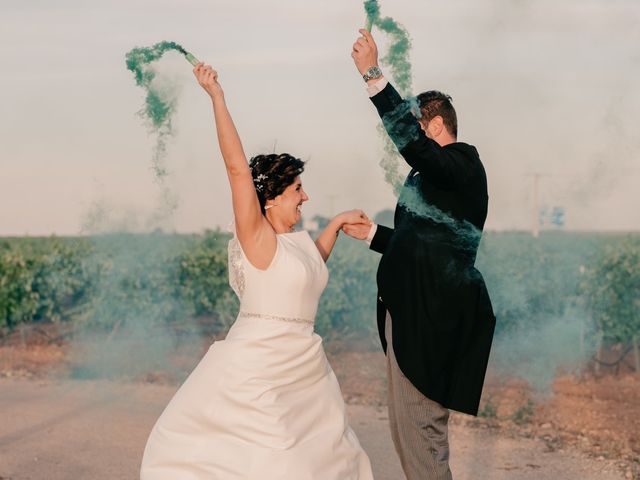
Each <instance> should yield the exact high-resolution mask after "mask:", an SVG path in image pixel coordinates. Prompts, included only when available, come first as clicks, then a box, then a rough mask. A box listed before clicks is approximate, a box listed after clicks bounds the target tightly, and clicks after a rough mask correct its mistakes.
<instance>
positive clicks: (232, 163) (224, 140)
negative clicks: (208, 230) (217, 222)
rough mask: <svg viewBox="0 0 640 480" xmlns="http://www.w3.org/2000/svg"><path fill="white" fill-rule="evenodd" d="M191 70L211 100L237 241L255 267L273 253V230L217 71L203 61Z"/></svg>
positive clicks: (274, 241)
mask: <svg viewBox="0 0 640 480" xmlns="http://www.w3.org/2000/svg"><path fill="white" fill-rule="evenodd" d="M193 73H194V75H195V76H196V79H197V80H198V83H199V84H200V85H201V86H202V88H203V89H204V90H205V91H206V92H207V93H208V94H209V96H210V97H211V100H212V102H213V114H214V117H215V123H216V131H217V134H218V143H219V145H220V151H221V153H222V158H223V159H224V164H225V167H226V169H227V175H228V177H229V184H230V185H231V198H232V202H233V214H234V217H235V224H236V232H237V234H238V240H239V241H240V244H241V245H242V248H243V250H244V251H245V253H246V254H247V256H248V257H249V260H251V263H253V264H254V265H256V266H257V267H258V268H260V267H261V266H262V264H264V265H265V266H266V265H268V264H269V263H270V261H271V258H273V255H274V254H275V249H276V240H275V233H274V232H273V230H272V229H271V228H266V224H265V223H266V221H265V219H264V217H263V215H262V210H261V208H260V202H259V201H258V196H257V194H256V189H255V185H254V183H253V177H252V175H251V170H250V169H249V164H248V163H247V157H246V156H245V154H244V150H243V148H242V142H241V141H240V136H239V135H238V132H237V130H236V127H235V125H234V124H233V120H232V118H231V114H230V113H229V110H228V109H227V105H226V102H225V99H224V92H223V90H222V87H221V86H220V84H219V83H218V73H217V72H216V71H215V70H214V69H213V68H211V67H210V66H209V65H204V64H203V63H200V64H198V65H197V66H196V67H195V68H194V69H193ZM265 247H266V248H265ZM263 257H264V258H263Z"/></svg>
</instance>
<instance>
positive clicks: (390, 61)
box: [364, 0, 412, 97]
mask: <svg viewBox="0 0 640 480" xmlns="http://www.w3.org/2000/svg"><path fill="white" fill-rule="evenodd" d="M364 9H365V12H366V14H367V30H369V31H371V28H372V27H374V26H375V27H378V28H379V29H380V30H381V31H383V32H384V33H386V34H387V35H389V36H390V37H391V44H390V45H389V51H388V52H387V55H386V56H384V57H382V58H381V59H380V60H381V62H382V64H383V65H386V66H388V67H389V68H390V69H391V73H392V74H393V78H394V80H395V82H396V86H397V89H398V92H400V95H402V96H403V97H405V96H410V95H411V91H412V87H411V83H412V74H411V62H410V61H409V51H410V50H411V39H410V38H409V32H407V29H406V28H404V27H403V26H402V25H400V24H399V23H398V22H396V21H395V20H394V19H393V18H391V17H385V18H381V17H380V6H379V5H378V1H377V0H366V1H365V2H364Z"/></svg>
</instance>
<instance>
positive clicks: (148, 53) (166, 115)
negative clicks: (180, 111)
mask: <svg viewBox="0 0 640 480" xmlns="http://www.w3.org/2000/svg"><path fill="white" fill-rule="evenodd" d="M170 50H174V51H177V52H180V53H182V54H183V55H187V51H186V50H185V49H184V48H183V47H182V46H180V45H178V44H177V43H175V42H167V41H163V42H160V43H156V44H155V45H153V46H151V47H141V48H134V49H133V50H131V51H130V52H128V53H127V54H126V56H125V59H126V64H127V69H129V70H130V71H131V72H132V73H133V75H134V78H135V81H136V85H138V86H139V87H142V88H143V89H144V90H145V91H146V94H147V95H146V98H145V103H144V106H143V107H142V109H141V110H140V111H139V112H138V114H139V115H140V116H141V117H142V118H143V119H144V120H145V121H146V122H147V124H148V126H149V129H150V131H151V132H152V133H154V134H156V135H157V140H156V145H155V149H154V154H153V171H154V173H155V176H156V179H157V180H161V179H162V178H163V177H165V176H166V175H167V171H166V168H165V167H164V161H163V160H164V157H165V155H166V149H167V145H166V140H167V137H169V136H170V135H171V133H172V128H171V118H172V115H173V114H174V112H175V109H176V99H175V95H174V94H173V93H172V92H170V91H166V89H164V90H163V89H161V88H160V87H159V86H158V85H157V84H156V83H154V80H155V78H156V72H155V70H154V69H153V67H152V65H151V64H152V63H153V62H155V61H157V60H159V59H160V58H161V57H162V56H163V55H164V54H165V53H166V52H168V51H170Z"/></svg>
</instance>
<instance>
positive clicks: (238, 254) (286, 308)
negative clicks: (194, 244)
mask: <svg viewBox="0 0 640 480" xmlns="http://www.w3.org/2000/svg"><path fill="white" fill-rule="evenodd" d="M276 239H277V247H276V253H275V255H274V257H273V260H272V261H271V265H269V267H268V268H267V269H266V270H260V269H258V268H256V267H254V266H253V265H251V263H250V262H249V260H248V259H247V257H246V256H245V254H244V252H243V251H242V248H241V246H240V242H239V241H238V239H237V238H236V237H235V236H234V238H233V239H231V240H230V241H229V248H228V251H229V284H230V285H231V288H233V290H234V291H235V292H236V295H237V296H238V298H239V299H240V311H241V312H243V313H244V314H249V315H256V316H265V317H269V316H270V317H273V318H282V319H297V320H301V321H310V322H312V321H313V320H314V318H315V315H316V311H317V308H318V301H319V300H320V295H322V292H323V290H324V288H325V287H326V285H327V281H328V278H329V274H328V271H327V267H326V265H325V263H324V260H323V259H322V257H321V256H320V253H319V252H318V249H317V247H316V245H315V243H314V242H313V240H312V239H311V237H310V236H309V233H308V232H307V231H300V232H293V233H284V234H278V235H276Z"/></svg>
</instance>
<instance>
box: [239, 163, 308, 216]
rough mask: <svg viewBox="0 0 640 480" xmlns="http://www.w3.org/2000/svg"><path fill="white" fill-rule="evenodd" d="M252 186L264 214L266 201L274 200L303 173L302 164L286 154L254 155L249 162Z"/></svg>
mask: <svg viewBox="0 0 640 480" xmlns="http://www.w3.org/2000/svg"><path fill="white" fill-rule="evenodd" d="M249 167H250V168H251V176H252V177H253V184H254V185H255V186H256V192H257V193H258V200H259V201H260V208H261V209H262V213H263V214H264V212H265V210H264V206H265V204H266V203H267V200H271V199H273V198H276V197H277V196H278V195H280V194H281V193H282V192H284V191H285V189H286V188H287V187H288V186H289V185H291V184H292V183H293V181H294V180H295V179H296V177H297V176H298V175H300V174H301V173H302V172H303V171H304V162H303V161H302V160H300V159H299V158H296V157H294V156H292V155H289V154H288V153H271V154H269V155H256V156H255V157H253V158H252V159H251V160H250V161H249Z"/></svg>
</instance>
